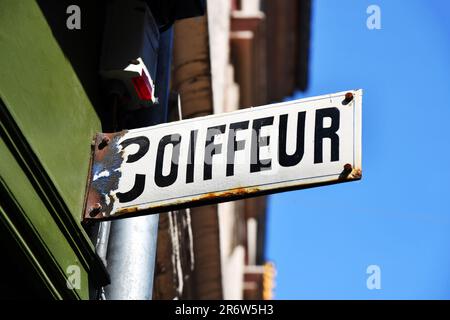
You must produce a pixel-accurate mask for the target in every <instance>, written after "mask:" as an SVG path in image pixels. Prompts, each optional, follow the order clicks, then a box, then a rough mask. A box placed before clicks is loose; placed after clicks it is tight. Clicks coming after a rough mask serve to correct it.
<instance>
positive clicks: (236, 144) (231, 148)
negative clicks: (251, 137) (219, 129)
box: [227, 121, 249, 177]
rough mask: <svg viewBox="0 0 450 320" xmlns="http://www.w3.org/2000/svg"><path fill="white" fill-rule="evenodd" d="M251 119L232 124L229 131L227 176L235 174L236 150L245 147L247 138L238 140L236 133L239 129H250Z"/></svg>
mask: <svg viewBox="0 0 450 320" xmlns="http://www.w3.org/2000/svg"><path fill="white" fill-rule="evenodd" d="M248 124H249V121H242V122H236V123H231V124H230V131H229V132H228V147H227V148H228V150H227V177H229V176H232V175H234V158H235V152H236V151H239V150H243V149H244V148H245V140H236V133H237V132H238V131H239V130H245V129H248Z"/></svg>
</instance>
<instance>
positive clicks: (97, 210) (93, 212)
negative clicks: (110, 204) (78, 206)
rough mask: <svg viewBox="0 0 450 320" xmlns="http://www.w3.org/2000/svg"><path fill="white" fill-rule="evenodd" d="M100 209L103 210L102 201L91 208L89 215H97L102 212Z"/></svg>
mask: <svg viewBox="0 0 450 320" xmlns="http://www.w3.org/2000/svg"><path fill="white" fill-rule="evenodd" d="M100 210H102V205H101V204H100V203H98V202H97V203H96V204H94V205H93V206H92V207H90V208H89V215H90V216H91V217H95V216H96V215H98V214H99V213H100Z"/></svg>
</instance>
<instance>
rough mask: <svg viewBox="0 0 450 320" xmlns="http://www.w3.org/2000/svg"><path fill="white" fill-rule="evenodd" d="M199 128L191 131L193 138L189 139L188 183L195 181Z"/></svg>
mask: <svg viewBox="0 0 450 320" xmlns="http://www.w3.org/2000/svg"><path fill="white" fill-rule="evenodd" d="M197 134H198V130H192V131H191V139H190V141H189V150H188V161H187V166H186V183H191V182H194V162H195V146H196V144H197Z"/></svg>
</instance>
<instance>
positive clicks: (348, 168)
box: [344, 163, 353, 172]
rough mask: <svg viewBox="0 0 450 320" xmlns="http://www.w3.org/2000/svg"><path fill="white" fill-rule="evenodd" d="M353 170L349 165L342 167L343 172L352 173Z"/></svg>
mask: <svg viewBox="0 0 450 320" xmlns="http://www.w3.org/2000/svg"><path fill="white" fill-rule="evenodd" d="M352 170H353V166H352V165H351V164H350V163H347V164H346V165H345V166H344V171H345V172H350V171H352Z"/></svg>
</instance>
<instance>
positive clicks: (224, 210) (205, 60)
mask: <svg viewBox="0 0 450 320" xmlns="http://www.w3.org/2000/svg"><path fill="white" fill-rule="evenodd" d="M310 12H311V5H310V1H303V0H277V1H272V0H265V1H264V0H240V1H239V0H230V1H207V12H206V15H205V16H204V17H197V18H191V19H186V20H180V21H177V22H176V23H175V26H174V48H173V67H172V80H171V81H172V84H171V90H172V91H174V92H176V93H178V94H179V96H180V110H179V111H178V109H177V113H178V115H177V116H175V118H174V119H175V120H177V119H179V118H183V119H187V118H193V117H201V116H205V115H208V114H212V113H221V112H230V111H234V110H238V109H241V108H248V107H255V106H261V105H264V104H268V103H272V102H279V101H282V100H283V99H284V98H286V97H288V96H291V95H292V94H293V93H294V92H295V91H296V90H305V89H306V86H307V79H308V60H309V33H310V30H309V28H310ZM174 109H176V107H174ZM266 207H267V198H266V197H264V196H262V197H255V198H251V199H245V200H239V201H232V202H226V203H221V204H218V205H210V206H203V207H198V208H191V209H190V210H184V211H181V212H175V213H169V214H168V215H164V216H161V217H160V219H161V220H160V225H159V235H158V250H157V258H156V259H157V262H156V264H157V268H156V271H155V285H154V298H155V299H175V298H177V299H270V298H272V296H273V287H274V282H275V281H274V276H275V267H274V265H273V263H271V262H269V261H266V257H265V254H264V252H265V241H266V215H267V213H266Z"/></svg>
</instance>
